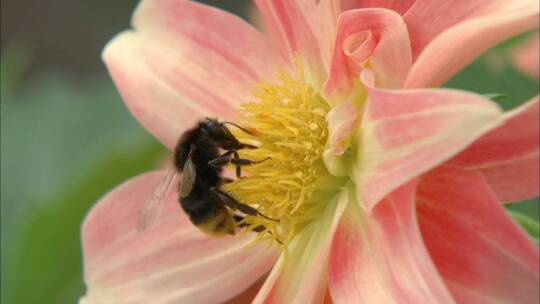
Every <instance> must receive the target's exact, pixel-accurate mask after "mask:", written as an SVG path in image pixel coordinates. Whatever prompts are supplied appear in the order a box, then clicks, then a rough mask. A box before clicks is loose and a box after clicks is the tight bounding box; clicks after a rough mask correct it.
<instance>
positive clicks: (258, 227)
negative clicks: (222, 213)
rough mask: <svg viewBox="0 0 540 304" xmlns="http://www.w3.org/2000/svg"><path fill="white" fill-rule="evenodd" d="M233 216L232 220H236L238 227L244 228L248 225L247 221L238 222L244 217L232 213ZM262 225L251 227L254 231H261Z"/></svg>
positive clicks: (262, 229)
mask: <svg viewBox="0 0 540 304" xmlns="http://www.w3.org/2000/svg"><path fill="white" fill-rule="evenodd" d="M233 218H234V221H235V222H236V225H237V226H238V227H240V228H245V227H247V226H249V224H247V223H240V222H241V221H242V220H243V219H244V218H245V217H243V216H241V215H237V214H235V215H233ZM264 229H265V228H264V226H263V225H259V226H256V227H255V228H253V229H252V230H253V231H255V232H263V231H264Z"/></svg>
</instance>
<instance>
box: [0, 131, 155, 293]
mask: <svg viewBox="0 0 540 304" xmlns="http://www.w3.org/2000/svg"><path fill="white" fill-rule="evenodd" d="M109 148H110V149H111V151H110V156H109V157H107V158H106V159H103V160H101V161H98V162H96V163H94V164H93V165H92V166H91V167H92V168H93V169H91V170H88V172H86V173H85V174H84V177H83V178H81V179H79V180H73V181H71V182H69V183H68V184H66V185H65V186H64V190H65V192H62V193H61V194H60V195H58V196H56V197H53V198H51V199H49V200H47V201H44V202H39V203H36V204H33V205H34V206H35V207H34V209H33V210H32V212H28V214H27V217H26V218H25V221H24V223H23V225H21V227H20V228H19V229H20V233H19V237H18V238H17V240H16V241H14V242H13V243H12V244H11V245H12V246H11V247H10V248H8V249H10V250H9V251H8V252H7V254H6V257H7V258H8V260H7V261H6V265H5V269H3V271H5V279H6V280H7V282H6V286H5V287H6V290H7V291H9V292H8V295H4V296H5V300H6V301H5V303H76V302H77V299H78V297H80V296H81V295H83V293H84V286H83V282H82V278H83V273H82V265H83V263H82V259H81V246H80V226H81V223H82V221H83V219H84V217H85V214H86V213H87V211H88V210H89V209H90V208H91V207H92V206H93V205H94V204H95V202H96V201H98V200H99V198H100V197H102V196H103V195H104V194H105V193H107V192H108V191H110V190H111V189H112V188H113V187H114V186H116V185H118V184H120V183H122V182H123V181H125V180H127V179H128V178H130V177H132V176H135V175H137V174H139V173H141V172H144V171H148V170H152V169H153V168H154V167H155V164H156V160H157V159H159V157H160V156H163V155H164V148H163V147H162V146H161V145H159V144H158V143H157V142H155V141H148V140H147V141H145V142H142V143H140V144H139V145H136V146H133V145H132V146H117V147H109ZM29 291H31V292H29ZM2 302H3V303H4V301H2Z"/></svg>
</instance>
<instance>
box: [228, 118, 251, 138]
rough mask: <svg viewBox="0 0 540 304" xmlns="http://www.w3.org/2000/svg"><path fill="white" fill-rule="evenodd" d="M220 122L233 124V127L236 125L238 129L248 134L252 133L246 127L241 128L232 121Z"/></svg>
mask: <svg viewBox="0 0 540 304" xmlns="http://www.w3.org/2000/svg"><path fill="white" fill-rule="evenodd" d="M221 124H222V125H231V126H235V127H237V128H238V129H240V130H242V131H244V132H246V133H247V134H249V135H253V133H252V132H250V131H248V130H247V129H245V128H243V127H241V126H239V125H237V124H235V123H234V122H230V121H223V122H222V123H221Z"/></svg>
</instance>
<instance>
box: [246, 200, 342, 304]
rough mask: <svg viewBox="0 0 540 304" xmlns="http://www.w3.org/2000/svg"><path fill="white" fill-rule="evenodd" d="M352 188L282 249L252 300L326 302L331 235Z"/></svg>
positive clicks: (263, 301)
mask: <svg viewBox="0 0 540 304" xmlns="http://www.w3.org/2000/svg"><path fill="white" fill-rule="evenodd" d="M350 195H351V193H349V191H346V190H343V191H341V193H340V195H339V196H337V197H336V198H334V199H333V201H331V202H329V203H328V206H327V207H326V209H325V211H324V214H323V216H322V218H320V219H317V220H316V221H314V222H313V223H311V224H310V225H309V226H307V227H306V228H304V229H305V230H306V231H305V232H303V233H302V234H299V235H298V238H297V239H295V240H293V243H292V244H291V246H290V248H289V251H290V252H289V253H288V255H287V256H285V255H284V253H282V255H281V257H280V259H279V260H278V262H277V263H276V265H275V266H274V269H272V272H271V273H270V275H269V276H268V279H267V280H266V282H265V283H264V285H263V286H262V288H261V290H260V292H259V294H258V295H257V297H256V298H255V300H254V301H253V303H255V304H256V303H264V304H272V303H275V304H281V303H310V304H317V303H323V301H324V298H325V296H324V295H325V292H326V284H327V278H326V277H327V265H328V256H329V254H330V248H331V245H332V238H333V236H334V233H335V230H336V228H337V225H338V222H339V221H340V219H341V216H342V214H343V212H344V211H345V208H346V206H347V205H348V203H349V200H350Z"/></svg>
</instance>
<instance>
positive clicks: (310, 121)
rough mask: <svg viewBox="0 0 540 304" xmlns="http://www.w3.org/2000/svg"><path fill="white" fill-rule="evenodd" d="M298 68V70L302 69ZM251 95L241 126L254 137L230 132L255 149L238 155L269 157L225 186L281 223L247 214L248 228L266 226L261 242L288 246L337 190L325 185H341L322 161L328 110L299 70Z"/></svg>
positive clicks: (264, 85) (327, 106) (251, 158)
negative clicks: (255, 147) (254, 99)
mask: <svg viewBox="0 0 540 304" xmlns="http://www.w3.org/2000/svg"><path fill="white" fill-rule="evenodd" d="M298 70H299V71H302V69H301V67H299V69H298ZM253 95H254V97H256V99H257V101H256V102H252V103H247V104H244V105H243V106H242V109H241V110H242V111H241V114H240V115H241V117H240V123H241V124H242V126H245V127H246V128H248V129H249V130H250V131H252V132H253V134H254V135H253V136H251V135H249V134H246V133H244V132H242V131H240V130H233V132H234V135H235V136H237V138H238V139H239V140H240V142H243V143H248V144H253V145H256V146H257V147H258V148H257V149H243V150H241V151H240V157H241V158H247V159H250V160H254V161H258V160H263V159H265V158H268V157H270V158H271V159H269V160H267V161H264V162H261V163H259V164H254V165H252V166H247V167H243V168H242V171H243V175H245V177H244V178H241V179H238V180H236V181H234V182H232V183H230V184H227V185H225V186H224V188H225V191H227V192H229V193H231V194H232V195H233V196H234V197H235V198H236V199H238V200H239V201H240V202H243V203H246V204H249V205H251V206H253V207H255V208H256V209H257V210H258V211H259V212H260V213H262V214H264V215H265V216H267V217H270V218H273V219H277V220H279V222H276V221H272V220H269V219H266V218H264V217H262V216H247V217H246V218H245V220H243V223H245V224H247V230H257V231H260V230H262V228H263V227H264V230H262V231H260V232H259V238H260V239H270V240H274V241H276V242H278V243H282V244H283V245H284V246H286V245H287V244H288V243H289V242H290V241H291V239H292V238H293V237H294V236H295V235H296V234H297V233H298V232H299V231H300V230H301V229H302V228H303V227H305V226H306V225H307V224H309V223H310V222H311V221H312V220H314V219H317V218H318V217H320V215H321V214H322V212H323V211H324V207H325V204H326V203H327V202H328V201H329V200H330V198H331V197H332V196H333V195H334V194H335V193H336V191H337V189H338V187H339V186H331V187H328V184H329V183H330V184H335V185H339V184H340V181H339V180H338V179H337V178H335V177H333V176H330V175H329V173H328V171H327V170H326V168H325V166H324V164H323V161H322V154H323V152H324V150H325V146H326V143H327V137H328V129H327V122H326V114H327V113H328V111H329V110H330V107H329V105H328V104H327V102H326V101H325V100H324V98H323V97H322V96H321V95H320V94H319V93H318V92H317V91H315V90H314V89H313V88H312V86H310V85H309V84H308V83H306V81H305V80H304V77H303V74H302V73H301V72H299V73H298V75H297V76H296V77H293V76H291V75H288V74H286V73H280V74H279V82H278V83H275V84H270V83H260V84H259V85H258V87H257V89H256V91H255V92H254V94H253ZM322 184H324V185H322Z"/></svg>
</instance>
